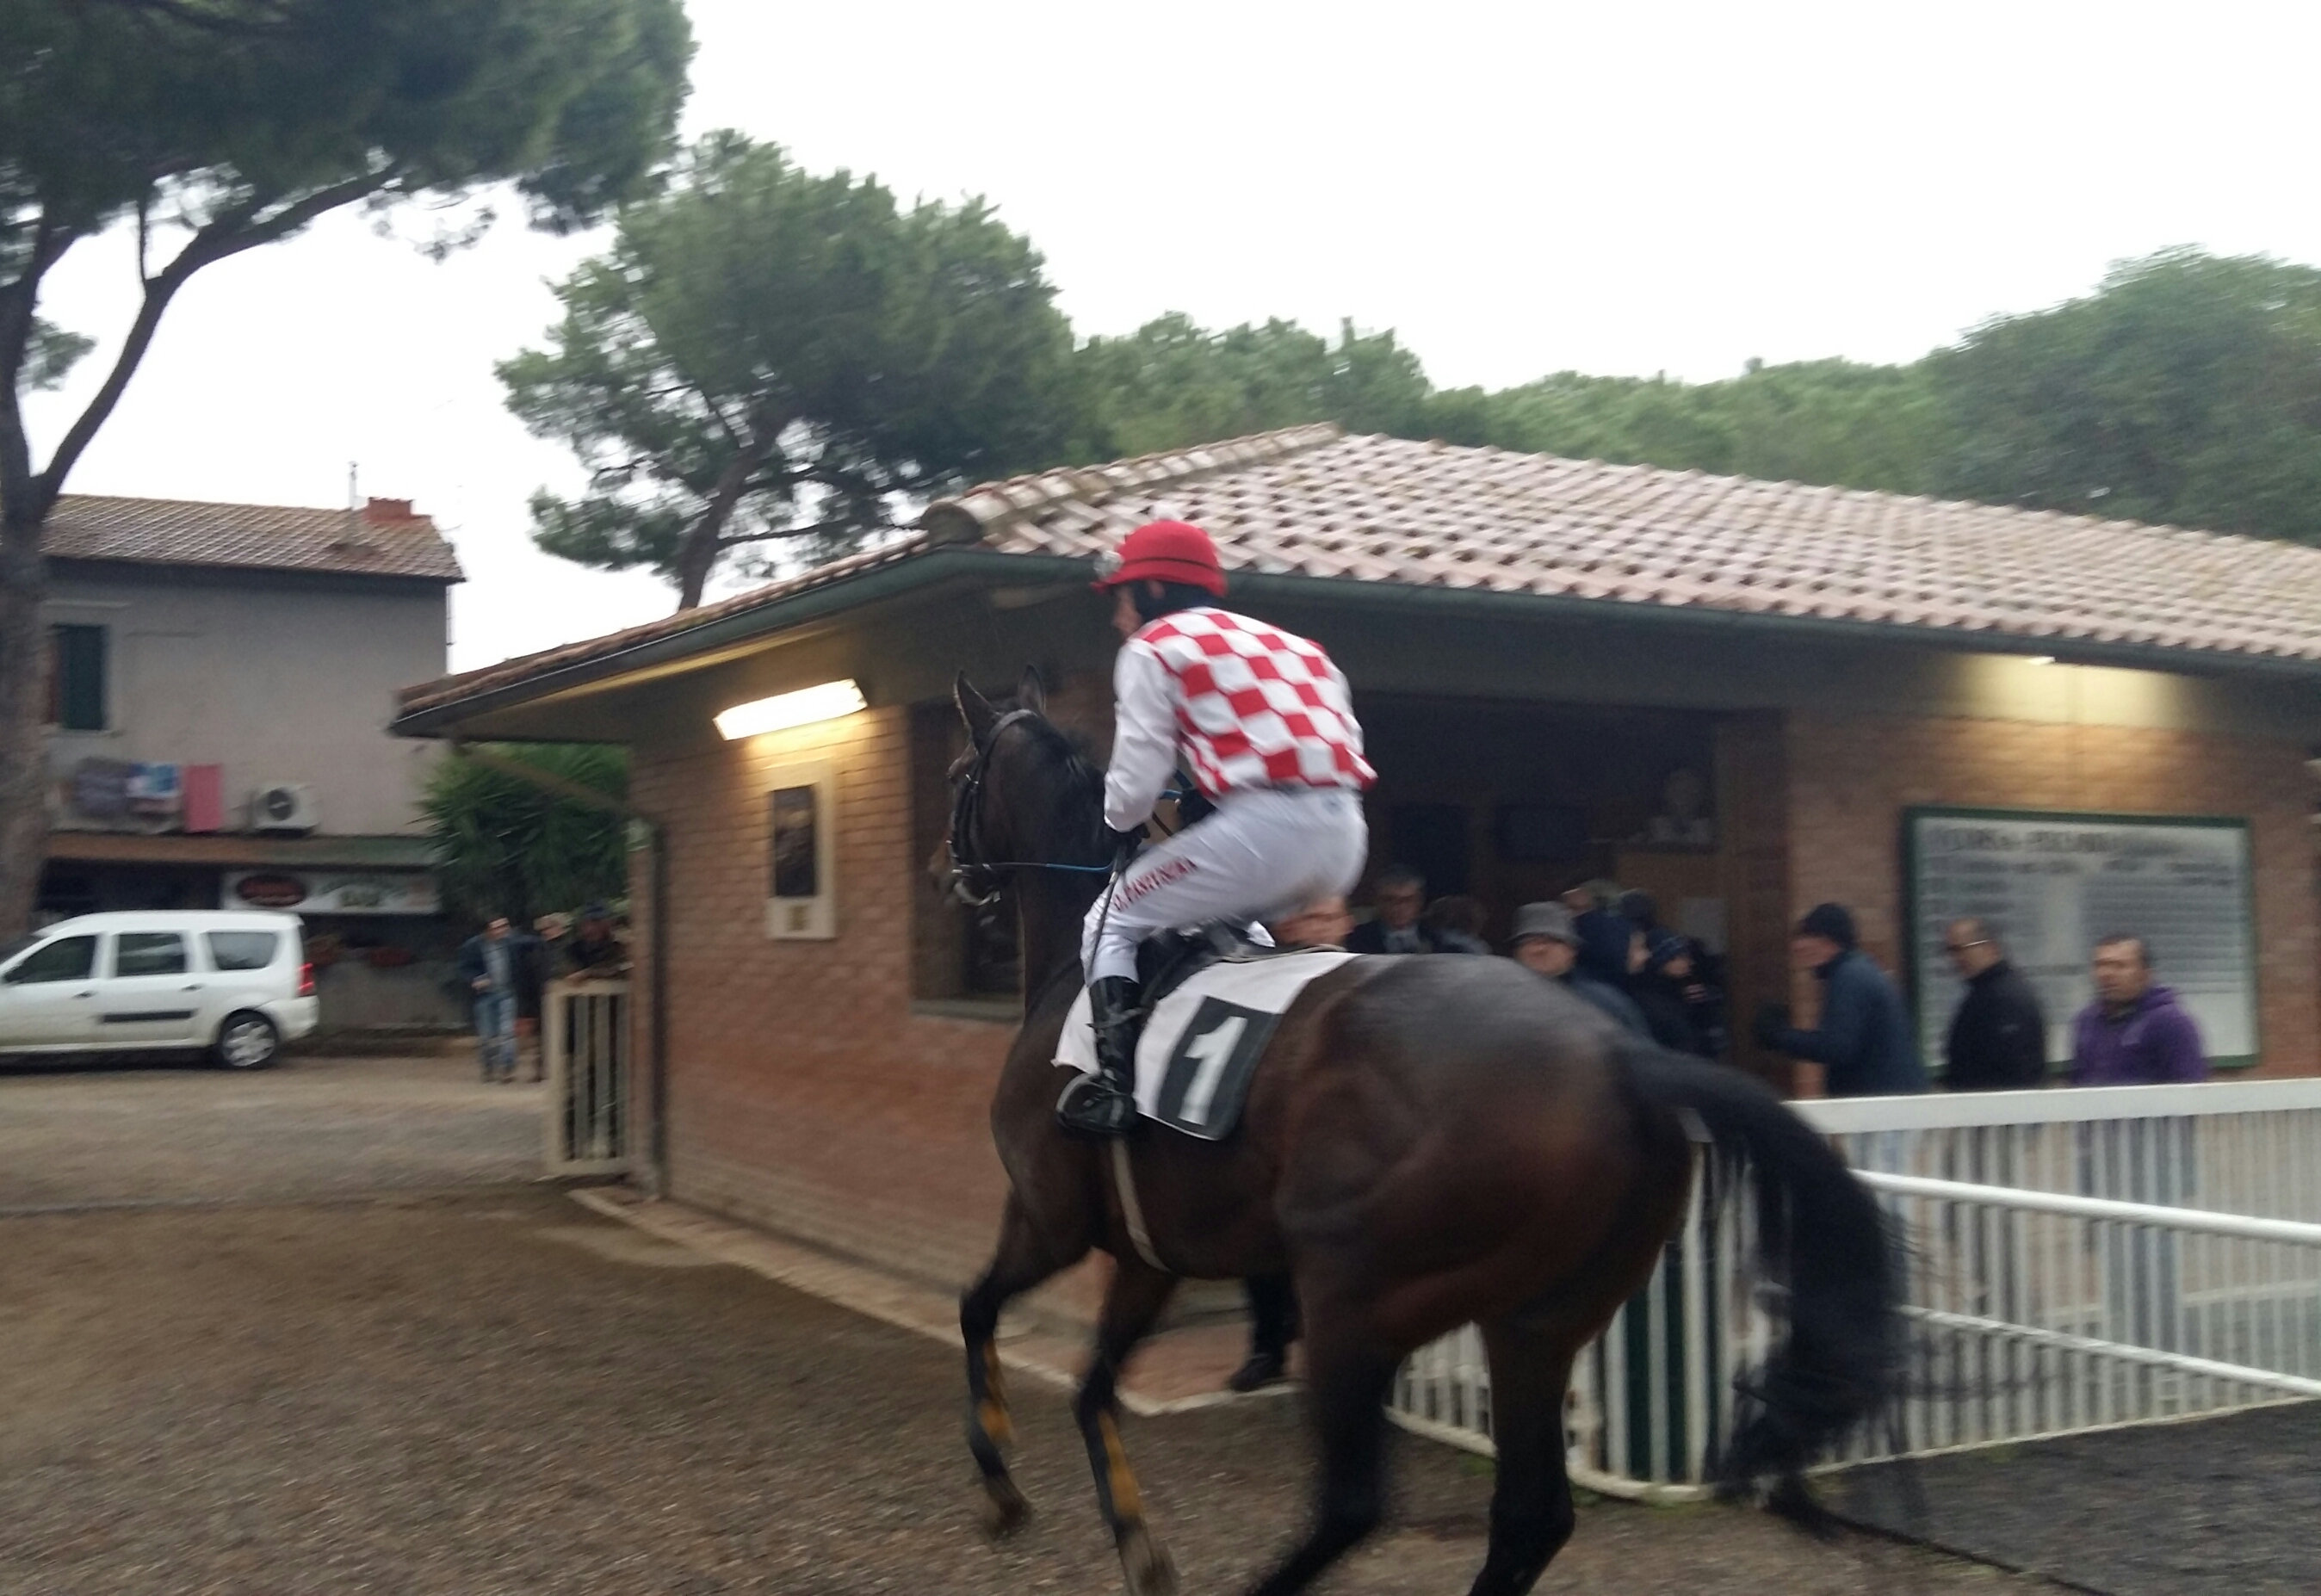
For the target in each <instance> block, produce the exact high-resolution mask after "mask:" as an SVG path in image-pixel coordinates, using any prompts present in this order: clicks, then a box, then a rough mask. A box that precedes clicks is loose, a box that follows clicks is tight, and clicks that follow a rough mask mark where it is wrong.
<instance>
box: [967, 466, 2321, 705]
mask: <svg viewBox="0 0 2321 1596" xmlns="http://www.w3.org/2000/svg"><path fill="white" fill-rule="evenodd" d="M1232 450H1249V451H1252V454H1254V455H1256V458H1252V459H1248V460H1246V461H1242V460H1230V461H1227V460H1218V461H1202V460H1201V459H1200V455H1201V453H1202V451H1190V452H1188V453H1187V454H1185V455H1180V456H1176V457H1172V458H1171V459H1170V460H1166V461H1130V462H1126V463H1124V465H1121V466H1107V467H1103V468H1100V469H1098V470H1094V471H1069V472H1067V471H1055V472H1050V473H1048V474H1047V475H1045V476H1042V477H1036V478H1031V479H1020V480H1017V481H1015V482H1008V483H1001V484H997V485H995V486H993V487H989V488H977V489H975V490H973V491H972V492H969V493H968V494H965V495H963V496H961V497H960V498H959V499H957V500H955V501H951V504H950V505H948V506H941V507H939V508H938V510H937V511H935V512H933V515H935V516H936V517H938V518H939V519H940V518H942V517H949V516H952V515H958V514H960V513H964V515H966V516H968V517H971V518H972V519H973V521H974V522H975V523H976V524H978V526H979V527H980V528H981V529H982V531H983V534H984V536H985V538H986V540H987V541H988V543H990V545H991V546H993V547H995V548H998V549H1003V550H1007V551H1011V552H1024V553H1033V552H1036V553H1044V554H1066V555H1088V556H1091V557H1092V556H1094V555H1095V554H1097V552H1099V551H1102V550H1106V549H1109V548H1111V547H1112V546H1113V545H1114V544H1115V543H1117V542H1118V541H1119V539H1120V538H1121V536H1122V535H1123V534H1125V533H1126V532H1127V531H1128V530H1129V529H1130V528H1132V527H1133V526H1135V525H1136V524H1138V523H1139V522H1141V521H1143V520H1145V519H1147V518H1148V517H1149V516H1151V515H1153V514H1156V513H1166V514H1169V515H1177V516H1181V517H1182V518H1183V519H1186V520H1188V521H1192V522H1195V523H1197V524H1199V525H1202V526H1204V527H1206V528H1207V529H1208V531H1209V532H1210V534H1212V535H1214V536H1215V538H1216V540H1217V545H1218V549H1219V551H1220V552H1221V553H1222V554H1223V555H1224V561H1225V563H1226V565H1227V566H1228V567H1229V568H1233V569H1240V570H1255V571H1263V572H1270V573H1276V574H1297V575H1304V576H1315V577H1348V578H1352V579H1357V580H1362V581H1375V582H1396V583H1402V584H1405V585H1409V586H1418V587H1443V588H1482V589H1488V590H1494V591H1498V592H1507V593H1534V594H1541V595H1552V596H1556V597H1569V598H1585V599H1601V600H1606V601H1610V602H1616V603H1627V604H1650V605H1660V606H1679V607H1688V608H1700V609H1715V610H1725V611H1731V612H1737V613H1741V614H1751V615H1766V616H1804V617H1816V618H1822V619H1829V620H1843V621H1866V622H1876V623H1880V624H1884V625H1898V626H1910V627H1924V628H1929V629H1934V630H1937V631H1943V632H1951V633H1968V634H1994V635H1998V636H2004V637H2007V638H2014V639H2023V640H2054V641H2064V640H2071V641H2079V642H2084V643H2136V644H2144V645H2147V646H2153V647H2160V648H2171V649H2187V650H2196V651H2198V652H2208V653H2218V654H2237V655H2244V656H2262V657H2268V658H2275V659H2292V660H2311V661H2321V549H2312V548H2307V547H2303V546H2300V545H2298V544H2292V543H2272V542H2269V541H2266V540H2263V539H2259V538H2246V537H2229V536H2223V535H2219V534H2215V533H2206V532H2189V531H2185V530H2183V529H2181V528H2178V527H2172V526H2148V525H2144V524H2141V523H2138V522H2133V521H2098V520H2096V519H2093V518H2091V517H2089V516H2084V515H2057V514H2054V513H2052V512H2048V511H2034V510H2020V509H2010V508H2006V507H2003V506H1994V505H1977V504H1961V503H1957V502H1953V501H1949V500H1943V499H1931V498H1916V497H1902V496H1900V495H1897V494H1889V493H1869V492H1863V491H1861V490H1858V489H1853V488H1813V487H1807V486H1804V485H1802V484H1799V483H1796V482H1760V481H1755V480H1752V479H1748V478H1744V477H1711V476H1705V475H1703V474H1701V473H1700V472H1698V471H1670V470H1661V469H1658V468H1656V467H1652V466H1621V465H1606V464H1605V463H1603V462H1602V461H1573V460H1559V459H1556V458H1554V457H1553V456H1551V455H1539V454H1515V453H1510V452H1508V451H1505V450H1497V449H1456V448H1451V447H1447V446H1445V445H1443V444H1439V443H1424V442H1408V441H1406V440H1404V439H1399V438H1383V437H1342V436H1339V435H1337V434H1336V433H1335V432H1334V430H1333V429H1331V428H1326V427H1315V428H1306V429H1299V430H1298V431H1296V432H1292V433H1272V434H1268V435H1266V436H1265V437H1262V438H1258V439H1248V440H1242V442H1240V443H1238V444H1229V445H1221V446H1219V448H1218V450H1217V451H1215V452H1216V453H1218V454H1220V455H1222V454H1224V452H1225V451H1232ZM1260 451H1262V452H1260ZM1172 465H1173V466H1175V467H1176V468H1177V470H1176V471H1175V473H1174V474H1173V475H1172V473H1171V471H1170V466H1172ZM1961 641H1968V640H1966V639H1961Z"/></svg>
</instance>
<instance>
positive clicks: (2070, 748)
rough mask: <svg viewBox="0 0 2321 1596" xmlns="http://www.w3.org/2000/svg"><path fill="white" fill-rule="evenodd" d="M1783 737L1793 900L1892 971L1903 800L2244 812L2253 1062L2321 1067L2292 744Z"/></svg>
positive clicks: (1808, 720)
mask: <svg viewBox="0 0 2321 1596" xmlns="http://www.w3.org/2000/svg"><path fill="white" fill-rule="evenodd" d="M1786 743H1787V746H1786V755H1787V763H1788V770H1789V893H1790V899H1791V902H1792V904H1793V905H1794V906H1795V907H1796V908H1799V909H1801V908H1802V907H1804V906H1807V905H1809V904H1814V903H1818V902H1821V901H1823V900H1824V899H1827V898H1834V899H1836V900H1838V901H1840V902H1843V903H1846V904H1849V905H1851V906H1852V908H1853V910H1854V913H1855V915H1856V916H1857V917H1858V918H1859V919H1860V922H1861V933H1862V943H1863V945H1864V947H1865V948H1866V949H1867V950H1868V951H1869V952H1870V954H1871V955H1872V956H1874V957H1875V958H1876V959H1877V960H1878V961H1879V962H1880V963H1881V964H1884V965H1885V966H1886V967H1887V968H1888V969H1889V970H1895V969H1898V961H1899V959H1900V957H1901V929H1902V927H1901V913H1902V857H1901V842H1900V833H1901V812H1902V811H1903V810H1904V809H1906V808H1907V807H1912V806H1914V805H1922V804H1948V805H1961V806H1967V807H1989V808H2008V809H2062V810H2097V811H2111V812H2117V813H2122V814H2182V815H2219V816H2235V817H2245V818H2246V819H2247V820H2248V821H2249V824H2250V840H2251V845H2252V847H2253V853H2254V857H2253V869H2254V873H2255V878H2256V900H2257V914H2256V936H2257V953H2258V957H2259V962H2260V963H2259V972H2258V1002H2259V1008H2260V1014H2259V1025H2260V1035H2261V1037H2262V1047H2263V1062H2262V1064H2260V1065H2259V1066H2258V1068H2257V1069H2256V1070H2255V1071H2253V1072H2251V1073H2254V1074H2262V1075H2309V1074H2313V1073H2316V1072H2321V1047H2316V1035H2315V1024H2316V1017H2321V1000H2316V986H2321V971H2316V959H2321V941H2316V897H2315V883H2314V873H2313V871H2314V865H2313V840H2312V834H2311V831H2310V828H2309V823H2308V822H2307V813H2308V811H2309V806H2310V802H2311V784H2312V779H2311V777H2310V776H2309V775H2308V774H2307V772H2306V771H2305V768H2304V765H2303V758H2304V752H2303V750H2302V748H2301V747H2299V746H2298V745H2296V744H2293V743H2287V742H2273V741H2267V740H2264V739H2261V738H2254V737H2236V736H2225V735H2219V734H2208V733H2201V732H2192V731H2179V730H2153V729H2148V728H2141V727H2130V726H2116V725H2053V724H2046V723H2034V722H2029V721H2009V720H1996V719H1967V718H1962V717H1961V718H1952V719H1922V718H1916V717H1908V716H1816V715H1805V714H1795V715H1791V716H1789V718H1788V734H1787V739H1786ZM1793 912H1794V910H1793ZM2162 951H2163V955H2164V952H2165V950H2162ZM2163 977H2164V971H2163ZM1809 984H1810V983H1801V984H1800V986H1799V989H1798V994H1797V996H1798V1000H1799V1001H1800V1002H1801V1003H1803V1002H1806V1001H1808V1000H1809V999H1810V997H1811V994H1810V993H1809V992H1808V991H1807V990H1805V986H1806V985H1809ZM1737 1012H1738V1011H1737V1010H1736V1013H1737ZM1743 1018H1744V1020H1745V1017H1743Z"/></svg>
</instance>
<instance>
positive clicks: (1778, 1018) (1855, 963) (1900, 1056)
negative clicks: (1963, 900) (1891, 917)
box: [1753, 903, 1926, 1098]
mask: <svg viewBox="0 0 2321 1596" xmlns="http://www.w3.org/2000/svg"><path fill="white" fill-rule="evenodd" d="M1859 944H1860V937H1859V936H1858V935H1857V934H1856V933H1855V931H1854V928H1853V913H1852V910H1851V909H1848V908H1847V907H1845V906H1844V905H1843V904H1842V903H1817V904H1816V905H1815V906H1814V907H1812V908H1810V909H1808V910H1807V911H1806V914H1805V917H1804V918H1803V919H1800V920H1799V921H1798V928H1797V930H1796V931H1795V932H1794V933H1793V934H1792V935H1791V936H1790V938H1789V952H1790V955H1791V957H1792V958H1793V959H1794V960H1795V962H1797V964H1798V966H1799V967H1800V968H1802V969H1807V970H1810V971H1813V972H1814V974H1815V976H1816V978H1817V979H1818V980H1820V981H1821V983H1822V988H1823V990H1822V1000H1821V1023H1820V1024H1819V1025H1817V1026H1815V1027H1814V1028H1813V1029H1812V1030H1810V1031H1804V1030H1799V1029H1798V1027H1796V1026H1792V1025H1791V1024H1789V1009H1788V1008H1787V1007H1786V1006H1785V1005H1782V1004H1778V1003H1773V1004H1768V1005H1766V1007H1765V1008H1764V1009H1763V1010H1762V1011H1761V1012H1760V1013H1759V1015H1758V1016H1757V1024H1756V1026H1755V1028H1754V1031H1753V1035H1755V1037H1756V1039H1757V1045H1758V1046H1760V1047H1769V1048H1771V1049H1772V1050H1773V1051H1774V1052H1776V1053H1788V1054H1789V1056H1790V1057H1791V1058H1798V1059H1810V1060H1811V1061H1813V1062H1815V1063H1817V1064H1819V1065H1821V1067H1822V1070H1823V1072H1824V1073H1823V1085H1822V1090H1824V1091H1825V1092H1826V1093H1828V1095H1829V1096H1831V1097H1834V1098H1875V1097H1891V1096H1898V1095H1901V1094H1903V1093H1907V1092H1921V1091H1924V1090H1926V1070H1925V1065H1924V1064H1923V1063H1921V1062H1919V1059H1918V1042H1917V1038H1916V1035H1913V1034H1912V1030H1911V1026H1910V1013H1909V1010H1908V1008H1907V1007H1906V1006H1905V1005H1904V1004H1903V1002H1902V994H1901V992H1900V991H1899V990H1897V989H1896V987H1895V985H1894V982H1893V981H1892V980H1890V979H1889V977H1888V976H1887V974H1886V972H1885V971H1882V970H1880V969H1879V968H1878V965H1877V963H1876V962H1875V961H1873V960H1872V959H1871V958H1870V955H1869V954H1867V953H1863V952H1862V951H1861V946H1860V945H1859Z"/></svg>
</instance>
